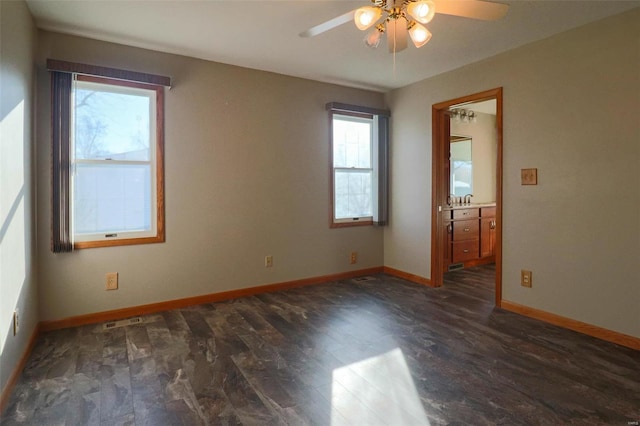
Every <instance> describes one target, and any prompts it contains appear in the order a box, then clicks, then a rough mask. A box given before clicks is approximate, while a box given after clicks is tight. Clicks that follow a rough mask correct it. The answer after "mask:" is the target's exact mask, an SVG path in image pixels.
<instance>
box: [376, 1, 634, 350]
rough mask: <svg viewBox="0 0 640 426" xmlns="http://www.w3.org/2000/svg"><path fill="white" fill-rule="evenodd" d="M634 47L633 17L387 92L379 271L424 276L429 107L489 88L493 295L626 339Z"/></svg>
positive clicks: (629, 326)
mask: <svg viewBox="0 0 640 426" xmlns="http://www.w3.org/2000/svg"><path fill="white" fill-rule="evenodd" d="M639 38H640V9H635V10H633V11H630V12H628V13H625V14H623V15H619V16H615V17H612V18H608V19H606V20H603V21H600V22H595V23H593V24H590V25H587V26H584V27H581V28H578V29H575V30H572V31H569V32H566V33H563V34H560V35H557V36H554V37H552V38H549V39H546V40H542V41H539V42H536V43H533V44H530V45H527V46H524V47H521V48H518V49H515V50H512V51H510V52H507V53H504V54H501V55H499V56H496V57H493V58H490V59H487V60H485V61H482V62H479V63H476V64H473V65H469V66H467V67H464V68H461V69H458V70H455V71H452V72H449V73H446V74H442V75H439V76H437V77H434V78H431V79H428V80H425V81H422V82H419V83H416V84H413V85H411V86H408V87H405V88H402V89H399V90H395V91H393V92H391V93H390V94H389V95H388V97H387V100H388V103H389V106H390V109H391V111H392V112H393V115H392V123H391V129H392V136H391V140H392V144H393V146H392V155H391V157H392V175H391V182H392V184H391V185H392V186H391V197H392V198H391V226H390V227H389V228H387V229H386V230H385V236H384V238H385V247H384V248H385V265H387V266H390V267H393V268H397V269H400V270H404V271H407V272H410V273H413V274H417V275H421V276H424V277H429V276H430V270H429V268H430V256H431V253H430V241H431V233H430V224H431V217H430V208H431V105H432V104H434V103H438V102H442V101H446V100H449V99H455V98H457V97H460V96H464V95H468V94H472V93H477V92H480V91H483V90H486V89H491V88H495V87H500V86H502V87H504V185H503V192H504V193H503V205H504V218H503V219H504V220H503V253H504V259H503V276H502V282H503V298H504V299H505V300H509V301H512V302H516V303H520V304H523V305H527V306H531V307H533V308H537V309H541V310H544V311H548V312H552V313H555V314H558V315H562V316H565V317H569V318H572V319H575V320H579V321H584V322H586V323H590V324H594V325H597V326H600V327H604V328H607V329H611V330H615V331H618V332H621V333H625V334H629V335H632V336H636V337H640V314H639V313H638V312H639V311H638V306H640V286H638V283H639V282H640V281H639V280H638V260H639V259H640V214H639V213H638V212H639V208H640V186H639V184H640V178H639V176H640V175H639V174H638V165H639V164H640V120H639V119H638V111H640V73H639V72H638V70H640V50H639V49H638V40H639ZM529 167H536V168H537V169H538V185H537V186H521V185H520V169H521V168H529ZM521 269H529V270H532V271H533V288H531V289H527V288H524V287H521V286H520V285H519V281H520V270H521Z"/></svg>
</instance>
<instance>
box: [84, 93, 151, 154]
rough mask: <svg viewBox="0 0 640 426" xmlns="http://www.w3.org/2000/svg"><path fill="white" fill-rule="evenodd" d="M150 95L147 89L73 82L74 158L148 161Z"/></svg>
mask: <svg viewBox="0 0 640 426" xmlns="http://www.w3.org/2000/svg"><path fill="white" fill-rule="evenodd" d="M153 95H154V92H153V91H149V90H143V89H133V88H123V87H119V86H107V85H104V84H96V83H90V82H83V81H79V82H77V83H76V90H75V110H74V113H75V118H74V120H75V121H74V124H75V125H74V144H75V156H76V158H77V159H105V158H111V159H113V160H140V161H149V160H150V153H149V146H150V143H149V141H150V138H151V135H150V125H149V123H150V118H151V106H152V105H153V103H154V102H155V101H154V100H153V99H152V98H153Z"/></svg>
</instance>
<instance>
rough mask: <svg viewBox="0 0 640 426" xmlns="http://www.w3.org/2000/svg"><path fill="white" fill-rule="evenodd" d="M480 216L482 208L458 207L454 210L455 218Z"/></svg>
mask: <svg viewBox="0 0 640 426" xmlns="http://www.w3.org/2000/svg"><path fill="white" fill-rule="evenodd" d="M472 217H480V209H456V210H454V211H453V219H454V220H457V219H470V218H472Z"/></svg>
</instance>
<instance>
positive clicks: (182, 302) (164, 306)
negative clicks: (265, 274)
mask: <svg viewBox="0 0 640 426" xmlns="http://www.w3.org/2000/svg"><path fill="white" fill-rule="evenodd" d="M382 272H383V268H382V267H381V266H379V267H375V268H368V269H359V270H355V271H348V272H340V273H337V274H331V275H323V276H319V277H311V278H304V279H301V280H294V281H286V282H281V283H274V284H267V285H263V286H257V287H249V288H241V289H238V290H230V291H224V292H221V293H212V294H205V295H202V296H195V297H187V298H185V299H177V300H169V301H166V302H159V303H151V304H149V305H139V306H132V307H129V308H123V309H115V310H113V311H104V312H96V313H93V314H86V315H79V316H74V317H69V318H63V319H60V320H53V321H43V322H41V323H40V330H41V331H50V330H58V329H61V328H69V327H77V326H81V325H87V324H95V323H100V322H104V321H113V320H119V319H123V318H128V317H133V316H138V315H148V314H153V313H156V312H161V311H168V310H171V309H180V308H185V307H187V306H194V305H202V304H204V303H213V302H221V301H224V300H230V299H237V298H239V297H245V296H253V295H255V294H260V293H270V292H274V291H280V290H286V289H289V288H295V287H303V286H307V285H314V284H321V283H325V282H329V281H337V280H345V279H350V278H355V277H359V276H362V275H372V274H378V273H382Z"/></svg>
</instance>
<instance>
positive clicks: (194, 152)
mask: <svg viewBox="0 0 640 426" xmlns="http://www.w3.org/2000/svg"><path fill="white" fill-rule="evenodd" d="M46 58H55V59H61V60H67V61H74V62H82V63H88V64H95V65H102V66H109V67H116V68H123V69H129V70H135V71H143V72H149V73H155V74H162V75H168V76H171V77H172V83H173V87H172V88H171V90H168V91H166V101H165V105H166V114H165V115H166V123H165V126H166V127H165V157H166V161H165V182H166V188H165V196H166V229H167V234H166V240H167V241H166V243H164V244H152V245H145V246H129V247H116V248H100V249H85V250H79V251H76V252H74V253H70V254H57V255H54V254H52V253H51V252H50V251H49V239H50V233H49V222H50V213H49V196H50V194H49V172H48V171H49V167H50V160H49V140H50V134H49V124H48V122H47V120H46V118H43V119H41V120H39V121H38V134H37V138H38V172H39V176H38V184H39V188H38V204H39V205H38V226H39V229H40V231H41V232H40V233H39V236H38V254H39V266H40V271H41V274H40V295H41V298H40V300H41V320H43V321H45V320H55V319H61V318H65V317H69V316H74V315H81V314H86V313H93V312H99V311H105V310H112V309H119V308H123V307H129V306H135V305H143V304H148V303H154V302H160V301H167V300H173V299H179V298H185V297H191V296H197V295H203V294H210V293H217V292H222V291H227V290H233V289H239V288H244V287H252V286H260V285H265V284H270V283H277V282H283V281H289V280H296V279H301V278H307V277H314V276H322V275H327V274H333V273H338V272H343V271H349V270H355V269H361V268H368V267H375V266H382V264H383V247H382V242H383V240H382V236H383V234H382V230H381V229H378V228H373V227H358V228H346V229H329V226H328V223H329V222H328V221H329V219H328V218H329V146H328V141H329V135H328V115H327V112H326V111H325V104H326V103H327V102H331V101H336V102H344V103H351V104H359V105H366V106H370V107H377V108H380V107H384V98H383V95H382V94H380V93H375V92H368V91H363V90H356V89H348V88H344V87H340V86H335V85H330V84H323V83H317V82H313V81H309V80H303V79H298V78H292V77H286V76H282V75H277V74H271V73H266V72H261V71H254V70H249V69H244V68H238V67H233V66H228V65H223V64H218V63H213V62H207V61H202V60H197V59H191V58H187V57H181V56H176V55H169V54H162V53H158V52H152V51H148V50H142V49H137V48H130V47H125V46H121V45H116V44H110V43H103V42H98V41H94V40H89V39H84V38H79V37H73V36H64V35H60V34H55V33H49V32H40V38H39V58H38V73H39V75H38V94H39V98H40V102H39V103H38V111H39V116H40V117H49V80H48V79H49V76H48V73H47V72H46V71H45V70H44V61H45V60H46ZM351 251H357V252H358V264H356V265H350V264H349V253H350V252H351ZM265 255H272V256H273V262H274V266H273V268H269V269H267V268H265V267H264V257H265ZM110 271H113V272H118V273H119V281H120V289H119V290H118V291H110V292H106V291H105V290H104V281H105V273H106V272H110Z"/></svg>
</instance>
